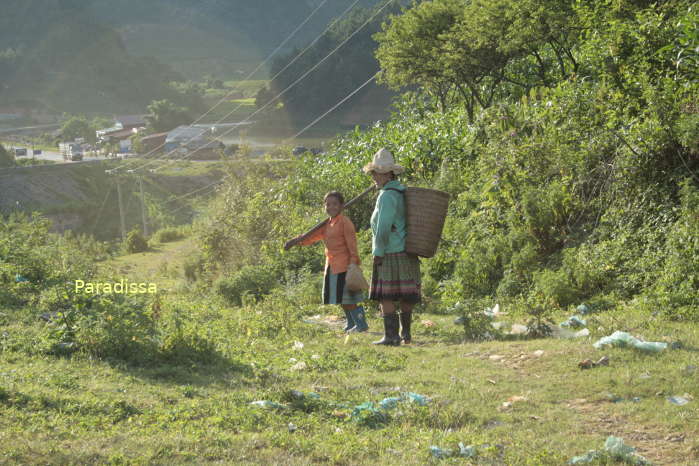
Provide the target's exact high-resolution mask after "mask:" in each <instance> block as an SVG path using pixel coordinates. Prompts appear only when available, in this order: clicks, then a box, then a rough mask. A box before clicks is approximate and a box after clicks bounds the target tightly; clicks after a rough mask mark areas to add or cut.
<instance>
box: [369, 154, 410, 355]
mask: <svg viewBox="0 0 699 466" xmlns="http://www.w3.org/2000/svg"><path fill="white" fill-rule="evenodd" d="M404 171H405V169H404V168H403V167H401V166H400V165H397V164H396V163H395V160H394V159H393V155H392V154H391V153H390V152H389V151H388V150H386V149H381V150H379V151H378V152H377V153H376V154H375V155H374V159H373V161H372V162H371V163H369V164H367V165H366V166H365V167H364V173H369V174H371V177H372V179H373V180H374V183H375V184H376V186H377V188H379V189H380V192H379V196H378V198H377V199H376V207H375V208H374V213H373V214H372V215H371V231H372V233H373V240H372V255H373V256H374V267H373V272H372V276H371V288H370V289H369V299H372V300H375V301H379V303H380V306H381V314H382V316H383V325H384V337H383V338H382V339H381V340H379V341H376V342H374V344H376V345H389V346H398V345H400V342H401V340H403V342H404V343H406V344H409V343H410V342H411V336H410V324H411V322H412V315H413V314H412V312H413V306H414V305H415V304H416V303H419V302H420V286H421V281H420V262H419V259H418V258H417V256H415V255H412V254H408V253H406V252H405V238H406V236H407V232H406V219H405V196H404V194H405V186H404V185H402V184H401V183H400V182H399V181H398V180H397V179H396V175H399V174H401V173H403V172H404ZM396 302H398V303H399V304H400V310H401V313H400V318H399V317H398V314H397V313H396ZM399 323H400V327H401V332H400V335H399V334H398V325H399Z"/></svg>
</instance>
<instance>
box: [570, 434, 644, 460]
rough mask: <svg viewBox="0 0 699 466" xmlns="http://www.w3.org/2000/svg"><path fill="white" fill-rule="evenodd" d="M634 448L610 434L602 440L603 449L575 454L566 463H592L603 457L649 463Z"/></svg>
mask: <svg viewBox="0 0 699 466" xmlns="http://www.w3.org/2000/svg"><path fill="white" fill-rule="evenodd" d="M635 451H636V449H635V448H634V447H632V446H629V445H626V444H625V443H624V441H623V440H622V439H621V438H619V437H614V436H612V435H610V436H609V437H607V440H606V441H605V442H604V450H590V451H588V452H587V453H585V454H584V455H581V456H575V457H573V458H571V460H570V461H568V464H585V463H592V462H593V461H596V460H598V459H602V458H604V457H611V458H612V459H614V460H617V461H624V462H626V463H629V464H635V465H650V464H651V463H650V462H649V461H648V460H647V459H645V458H644V457H642V456H640V455H637V454H636V453H635Z"/></svg>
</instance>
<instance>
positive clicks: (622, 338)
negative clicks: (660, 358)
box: [592, 331, 667, 353]
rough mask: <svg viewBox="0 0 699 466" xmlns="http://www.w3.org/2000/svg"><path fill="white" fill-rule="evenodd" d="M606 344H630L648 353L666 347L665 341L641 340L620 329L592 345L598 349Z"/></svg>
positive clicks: (623, 346)
mask: <svg viewBox="0 0 699 466" xmlns="http://www.w3.org/2000/svg"><path fill="white" fill-rule="evenodd" d="M606 345H612V346H616V347H619V348H625V347H627V346H632V347H634V348H636V349H638V350H640V351H645V352H648V353H659V352H660V351H663V350H664V349H666V348H667V343H663V342H653V341H642V340H639V339H638V338H636V337H634V336H632V335H630V334H628V333H626V332H620V331H616V332H614V333H613V334H611V335H610V336H608V337H603V338H600V339H599V340H598V341H597V342H595V343H594V344H593V345H592V346H594V347H595V348H597V349H600V348H601V347H603V346H606Z"/></svg>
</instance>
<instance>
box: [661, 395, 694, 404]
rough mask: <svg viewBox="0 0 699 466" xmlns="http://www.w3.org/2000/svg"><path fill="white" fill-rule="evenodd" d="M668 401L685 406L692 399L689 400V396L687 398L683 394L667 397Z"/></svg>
mask: <svg viewBox="0 0 699 466" xmlns="http://www.w3.org/2000/svg"><path fill="white" fill-rule="evenodd" d="M667 401H669V402H670V403H672V404H673V405H677V406H684V405H686V404H687V403H689V402H690V400H688V399H687V398H685V397H683V396H671V397H669V398H668V399H667Z"/></svg>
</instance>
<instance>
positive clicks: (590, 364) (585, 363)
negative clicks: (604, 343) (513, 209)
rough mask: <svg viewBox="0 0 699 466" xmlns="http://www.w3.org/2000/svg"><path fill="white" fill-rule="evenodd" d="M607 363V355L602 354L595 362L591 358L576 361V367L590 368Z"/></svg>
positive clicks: (606, 364)
mask: <svg viewBox="0 0 699 466" xmlns="http://www.w3.org/2000/svg"><path fill="white" fill-rule="evenodd" d="M608 365H609V356H602V357H601V358H599V360H597V362H593V361H592V359H583V360H582V361H580V362H579V363H578V367H579V368H580V369H592V368H593V367H597V366H608Z"/></svg>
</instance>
